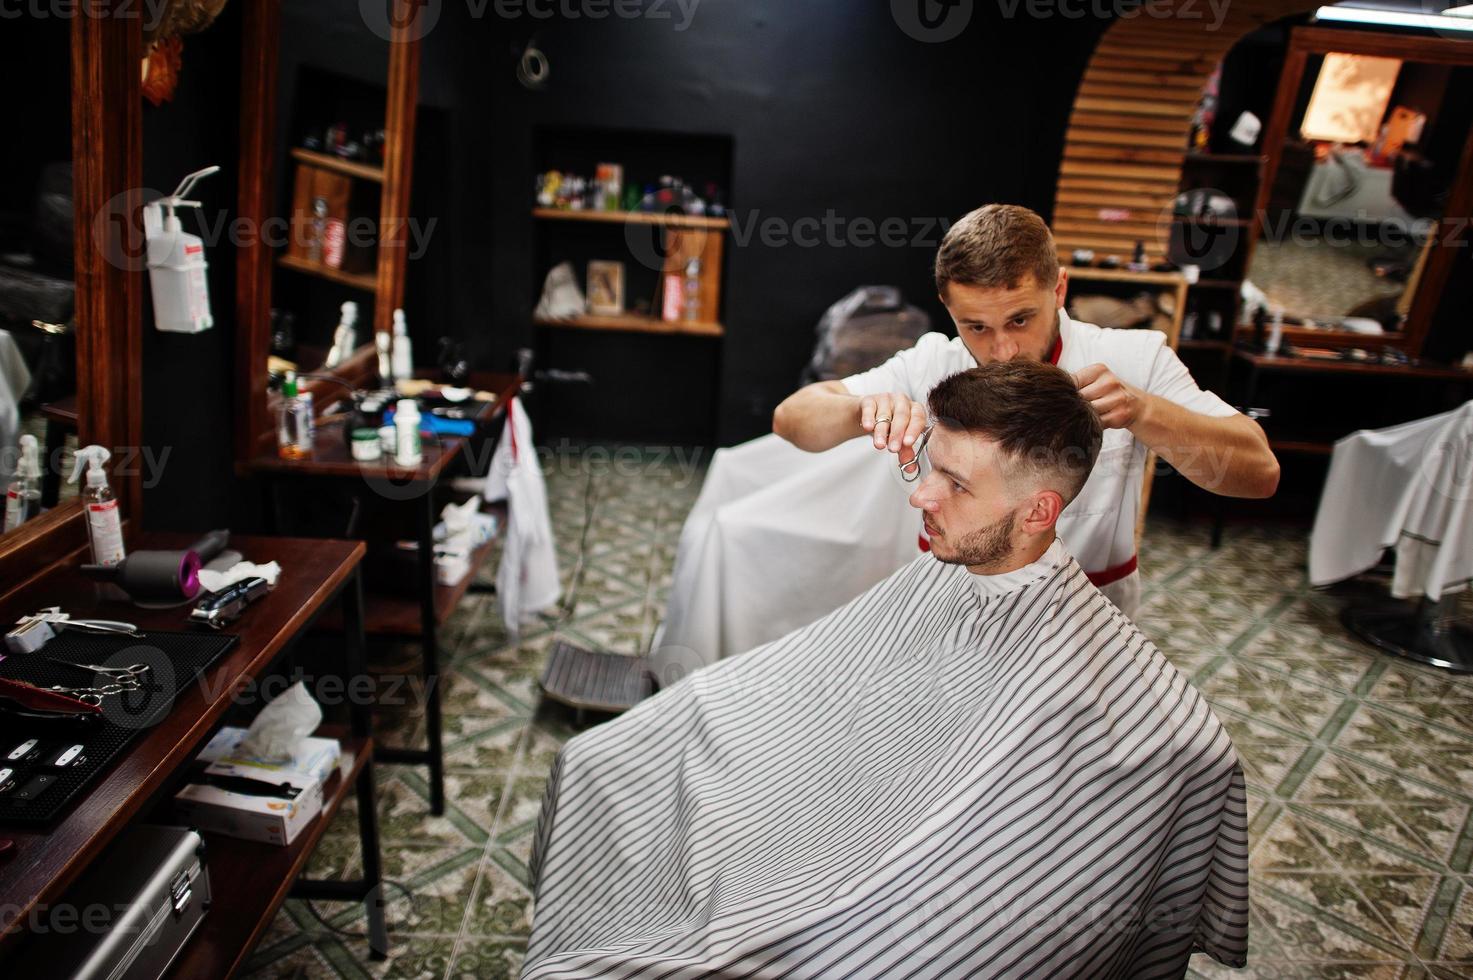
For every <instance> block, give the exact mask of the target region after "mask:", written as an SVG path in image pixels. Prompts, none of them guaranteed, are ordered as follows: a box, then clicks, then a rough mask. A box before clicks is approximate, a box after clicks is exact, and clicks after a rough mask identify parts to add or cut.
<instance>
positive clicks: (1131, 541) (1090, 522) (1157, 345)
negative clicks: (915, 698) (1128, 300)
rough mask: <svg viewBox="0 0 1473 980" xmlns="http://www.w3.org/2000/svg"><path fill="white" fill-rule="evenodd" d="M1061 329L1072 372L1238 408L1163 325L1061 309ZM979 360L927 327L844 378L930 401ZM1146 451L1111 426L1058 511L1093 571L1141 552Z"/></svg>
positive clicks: (1201, 407)
mask: <svg viewBox="0 0 1473 980" xmlns="http://www.w3.org/2000/svg"><path fill="white" fill-rule="evenodd" d="M1059 336H1060V340H1061V342H1062V350H1061V351H1060V353H1059V361H1058V364H1059V367H1061V368H1062V369H1064V370H1065V371H1068V372H1069V373H1071V374H1073V373H1075V372H1078V371H1080V370H1082V369H1083V368H1085V367H1088V366H1089V365H1091V364H1104V365H1105V366H1106V367H1108V368H1109V369H1110V370H1111V371H1113V372H1114V373H1115V376H1116V377H1118V378H1119V379H1120V380H1121V381H1124V382H1125V383H1126V384H1129V385H1134V386H1135V387H1137V388H1139V389H1141V390H1142V391H1145V392H1148V393H1149V394H1152V395H1159V396H1161V397H1162V398H1165V399H1166V400H1167V401H1170V402H1174V403H1176V404H1178V405H1180V406H1182V407H1183V408H1185V409H1188V410H1189V411H1193V412H1197V413H1198V414H1200V415H1210V416H1216V417H1223V416H1228V415H1233V414H1234V413H1235V411H1236V410H1235V409H1234V408H1232V406H1230V405H1228V404H1227V403H1226V402H1224V401H1223V400H1222V399H1221V398H1219V397H1217V395H1215V394H1213V393H1212V392H1210V391H1203V390H1202V389H1201V388H1199V387H1197V383H1196V381H1194V380H1193V379H1192V375H1191V373H1190V372H1189V371H1187V368H1186V365H1184V364H1183V363H1182V362H1181V359H1180V358H1179V357H1177V356H1176V352H1175V351H1174V350H1172V349H1171V348H1170V347H1168V346H1166V335H1165V334H1164V333H1162V332H1161V331H1159V330H1116V329H1107V328H1103V327H1097V326H1095V325H1094V324H1092V323H1080V322H1077V321H1074V320H1071V319H1069V316H1068V314H1067V313H1065V312H1064V311H1063V310H1060V311H1059ZM976 366H977V362H976V361H975V360H974V359H973V358H972V355H971V353H970V352H969V351H968V350H967V348H966V346H965V345H964V344H963V343H962V341H961V338H960V337H947V336H946V335H945V334H940V333H928V334H926V335H925V336H924V337H922V338H921V339H920V340H918V341H916V343H915V346H913V347H911V348H909V349H908V350H903V351H901V352H900V353H898V354H896V355H895V356H894V357H892V358H890V360H888V361H886V362H885V363H884V364H881V365H880V366H879V367H876V368H872V369H871V370H869V371H865V372H863V373H861V374H856V375H852V376H851V377H848V378H845V379H844V387H845V388H847V389H848V390H849V392H850V393H851V394H855V395H877V394H881V393H884V392H900V393H901V394H904V395H905V396H907V397H908V398H911V399H915V400H918V401H924V400H925V398H926V396H927V395H929V394H930V392H931V389H932V388H934V387H935V386H936V385H937V384H938V383H940V382H941V381H942V380H944V379H946V378H949V377H950V376H951V375H953V374H956V373H957V372H959V371H965V370H967V369H969V368H973V367H976ZM1146 453H1147V449H1146V447H1145V445H1144V444H1143V443H1141V442H1139V441H1137V440H1136V438H1135V436H1133V435H1131V433H1130V432H1129V431H1128V430H1126V429H1106V430H1105V435H1104V441H1103V443H1102V445H1101V446H1100V456H1099V460H1098V462H1096V463H1095V468H1094V471H1093V472H1092V473H1091V474H1090V477H1089V479H1088V480H1087V481H1086V482H1085V484H1084V488H1083V489H1082V490H1081V491H1080V493H1079V496H1078V497H1075V498H1074V500H1073V501H1072V502H1071V503H1070V504H1069V506H1068V507H1066V508H1065V509H1064V512H1063V514H1061V515H1059V524H1058V531H1059V536H1060V537H1061V538H1063V540H1064V544H1065V545H1067V546H1068V548H1069V550H1070V551H1071V552H1073V553H1074V556H1075V558H1076V559H1077V560H1078V561H1079V564H1080V565H1081V566H1083V568H1084V569H1085V571H1087V572H1089V573H1090V575H1091V576H1092V577H1094V576H1099V575H1101V574H1102V573H1108V572H1111V571H1112V570H1117V569H1120V568H1121V567H1122V566H1125V565H1126V564H1127V563H1129V562H1130V561H1131V560H1132V559H1133V558H1134V557H1135V526H1136V517H1137V512H1138V511H1139V509H1140V499H1141V479H1142V477H1143V475H1144V473H1145V460H1146ZM917 521H919V518H917ZM1126 579H1128V580H1129V586H1132V587H1133V588H1129V589H1127V590H1125V591H1127V592H1128V593H1131V594H1138V592H1139V584H1138V580H1136V579H1135V575H1134V573H1132V574H1131V575H1129V576H1126V577H1125V579H1120V581H1122V582H1124V581H1126ZM1105 591H1106V594H1107V595H1110V596H1111V598H1112V599H1116V598H1117V596H1116V594H1111V593H1112V591H1114V592H1117V593H1118V592H1119V591H1120V590H1111V589H1106V590H1105ZM1117 601H1119V600H1118V599H1117ZM1130 604H1131V605H1133V604H1134V603H1133V602H1132V603H1130ZM1122 608H1124V605H1122ZM1126 612H1127V613H1130V612H1133V609H1126Z"/></svg>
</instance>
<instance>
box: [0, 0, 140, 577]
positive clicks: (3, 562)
mask: <svg viewBox="0 0 1473 980" xmlns="http://www.w3.org/2000/svg"><path fill="white" fill-rule="evenodd" d="M132 3H133V0H93V5H92V7H90V8H89V11H88V13H87V14H86V15H81V14H79V15H78V16H76V17H74V18H73V19H72V22H71V93H70V95H71V107H72V109H71V111H72V170H73V178H72V181H73V183H72V187H73V207H74V215H75V219H74V220H75V230H74V233H73V237H74V243H73V248H74V250H75V261H76V272H75V282H76V290H77V292H76V313H75V322H76V351H77V353H76V357H77V432H78V437H79V439H81V440H83V441H84V443H97V444H99V445H103V446H108V447H110V448H112V449H113V459H112V461H111V463H110V466H111V467H112V469H113V473H112V475H111V478H110V482H111V486H112V488H113V491H114V492H115V493H116V494H117V496H118V500H119V503H120V505H121V507H122V513H123V517H124V518H125V520H126V521H127V523H128V526H129V529H130V530H131V529H132V528H137V527H138V526H139V525H140V523H141V518H142V505H143V490H142V477H141V473H140V467H139V466H138V463H137V451H138V450H139V449H140V448H141V445H142V418H143V413H142V397H141V394H140V390H139V386H138V384H137V383H136V375H137V372H138V368H139V365H140V364H141V361H142V356H141V354H142V317H143V307H142V290H143V282H142V277H143V270H142V268H141V263H140V261H139V260H140V259H141V257H142V250H141V242H142V235H141V229H142V221H141V220H140V217H139V212H140V209H141V208H142V186H143V153H142V148H143V106H142V99H143V96H142V92H141V87H142V76H141V71H140V65H141V64H142V59H143V25H142V20H141V19H140V18H139V17H138V16H137V12H136V11H134V10H132V9H131V8H132ZM86 543H87V528H86V520H85V516H84V514H83V512H82V507H81V503H80V501H78V500H76V499H75V498H73V499H72V500H69V501H66V502H64V503H61V504H59V505H58V506H56V507H54V508H52V509H51V510H50V511H48V512H46V513H45V514H42V515H40V516H39V517H37V518H35V519H33V520H31V521H28V522H26V523H25V524H24V525H22V526H21V527H19V528H17V529H15V530H14V531H11V532H10V533H9V534H4V535H0V594H3V593H4V592H8V591H9V590H10V588H11V587H12V586H14V585H16V584H18V583H19V582H20V581H21V580H22V579H24V578H27V577H29V576H30V575H31V574H33V573H35V572H36V571H39V570H40V569H41V568H43V567H45V566H46V565H49V564H51V563H53V562H55V561H58V560H61V559H63V558H65V557H66V556H68V555H70V554H72V553H73V552H74V551H76V550H77V549H78V548H81V547H84V546H85V545H86Z"/></svg>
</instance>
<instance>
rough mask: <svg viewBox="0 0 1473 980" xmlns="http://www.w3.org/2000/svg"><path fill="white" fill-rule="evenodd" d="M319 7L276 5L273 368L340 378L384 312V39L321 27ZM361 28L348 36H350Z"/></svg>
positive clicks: (276, 372)
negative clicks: (278, 228) (380, 235)
mask: <svg viewBox="0 0 1473 980" xmlns="http://www.w3.org/2000/svg"><path fill="white" fill-rule="evenodd" d="M315 6H316V5H313V4H304V3H287V4H284V5H283V6H282V11H281V40H280V44H281V48H280V63H279V69H278V75H277V77H278V86H279V88H278V95H277V107H276V119H277V145H276V151H277V167H276V173H277V175H278V186H277V201H278V202H279V203H278V208H279V210H278V212H277V213H278V214H281V215H284V216H285V218H286V221H285V222H284V227H285V229H286V234H285V235H284V236H283V238H284V241H282V242H280V243H278V244H279V245H280V247H279V248H278V249H277V253H276V273H275V275H274V277H273V280H272V313H271V325H270V330H271V356H270V361H269V365H270V372H271V374H272V375H273V376H275V377H276V378H277V379H280V378H281V377H282V376H283V375H284V374H285V373H286V372H287V371H293V372H295V373H296V374H298V375H306V374H319V373H328V372H331V373H334V374H341V373H342V372H343V369H344V367H345V365H348V364H349V362H352V361H354V360H355V357H356V358H357V359H358V360H361V359H363V358H365V357H370V356H371V352H372V351H373V350H374V341H373V336H374V324H375V323H376V322H378V320H376V317H377V316H378V315H379V311H378V310H377V309H376V305H377V299H378V296H377V291H378V240H377V229H378V223H379V211H380V205H381V200H382V195H383V191H384V149H385V134H384V127H385V119H386V105H387V87H386V79H387V73H388V62H389V46H388V44H387V43H386V42H385V41H384V40H383V39H382V38H380V37H378V36H377V35H375V34H374V33H373V32H371V31H370V30H369V29H368V28H367V27H366V26H365V25H364V24H362V23H361V21H355V23H354V24H352V25H342V24H334V30H333V31H332V32H331V33H329V32H325V31H324V30H323V25H322V23H321V21H322V18H323V14H322V12H321V11H319V10H317V9H315ZM355 34H356V35H358V36H350V35H355Z"/></svg>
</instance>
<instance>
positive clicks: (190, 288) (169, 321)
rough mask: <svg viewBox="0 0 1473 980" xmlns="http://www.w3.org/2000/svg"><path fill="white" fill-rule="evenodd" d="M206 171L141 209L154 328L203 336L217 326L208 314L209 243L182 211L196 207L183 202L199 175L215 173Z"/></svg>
mask: <svg viewBox="0 0 1473 980" xmlns="http://www.w3.org/2000/svg"><path fill="white" fill-rule="evenodd" d="M219 169H220V168H219V167H206V168H205V169H204V170H199V171H196V172H195V173H192V174H190V175H189V176H187V177H185V178H184V180H183V181H181V182H180V184H179V186H178V187H177V188H175V189H174V193H173V194H170V195H169V196H168V197H164V198H160V199H159V200H157V201H154V202H153V203H151V204H148V205H145V206H144V208H143V231H144V236H145V239H146V242H147V252H148V281H149V287H150V291H151V292H152V293H153V319H154V325H155V326H156V327H158V328H159V329H160V330H167V331H170V332H172V333H199V332H200V331H202V330H208V329H210V328H211V327H213V326H214V325H215V317H214V315H213V314H212V313H211V312H210V285H209V280H208V279H206V278H205V271H206V270H207V269H208V268H209V263H208V262H206V261H205V243H204V240H203V239H201V238H200V237H199V236H198V235H191V234H189V233H188V232H186V231H185V230H184V226H183V225H182V224H180V222H179V216H178V214H177V209H178V208H184V207H189V208H197V207H199V206H200V203H199V202H198V201H186V200H185V199H184V197H185V195H187V194H188V193H189V192H190V191H191V190H192V189H193V188H194V185H195V183H196V182H197V181H198V180H199V179H200V178H201V177H208V176H209V175H210V174H213V173H215V172H217V171H218V170H219Z"/></svg>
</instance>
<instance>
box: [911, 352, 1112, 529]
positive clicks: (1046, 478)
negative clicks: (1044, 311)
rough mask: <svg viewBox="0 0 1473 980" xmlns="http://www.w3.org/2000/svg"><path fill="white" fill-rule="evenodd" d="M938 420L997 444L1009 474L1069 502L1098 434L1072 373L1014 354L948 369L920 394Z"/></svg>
mask: <svg viewBox="0 0 1473 980" xmlns="http://www.w3.org/2000/svg"><path fill="white" fill-rule="evenodd" d="M927 407H928V408H929V410H930V413H931V417H932V419H934V420H935V422H936V424H937V425H940V426H942V427H943V428H946V429H950V430H953V431H960V432H969V433H974V434H976V435H980V436H982V437H983V438H985V439H987V440H988V441H990V442H994V443H996V444H997V446H998V448H999V449H1000V450H1001V451H1002V453H1003V455H1004V456H1005V457H1006V459H1007V461H1008V469H1009V471H1010V474H1017V473H1019V472H1026V475H1027V476H1028V477H1029V478H1030V479H1032V480H1033V481H1035V482H1037V483H1038V484H1039V489H1045V490H1055V491H1057V492H1058V493H1059V495H1060V496H1061V497H1063V498H1064V503H1066V504H1067V503H1069V501H1071V500H1073V499H1074V498H1075V497H1076V496H1077V495H1078V494H1079V491H1080V489H1082V488H1083V487H1084V481H1085V480H1087V479H1088V478H1089V473H1090V470H1091V469H1093V468H1094V465H1095V459H1096V458H1097V457H1098V456H1099V453H1100V442H1101V440H1102V439H1103V437H1104V433H1103V430H1102V429H1101V428H1100V420H1099V417H1098V416H1097V415H1096V414H1095V410H1094V409H1093V408H1091V407H1090V405H1089V402H1087V401H1085V399H1084V396H1082V395H1080V393H1079V389H1078V387H1077V386H1076V385H1075V384H1074V379H1073V378H1072V377H1070V376H1069V374H1068V373H1067V372H1064V371H1061V370H1060V369H1058V368H1057V367H1054V366H1053V365H1052V364H1043V363H1041V362H1039V361H1029V360H1024V359H1022V358H1017V359H1014V360H1011V361H998V362H995V363H992V364H984V365H982V366H981V367H975V368H972V369H971V370H968V371H962V372H961V373H960V374H953V375H952V376H951V377H949V378H947V379H946V380H944V381H942V382H941V383H940V384H938V385H937V386H936V387H935V388H932V389H931V395H930V398H929V399H928V400H927Z"/></svg>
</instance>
